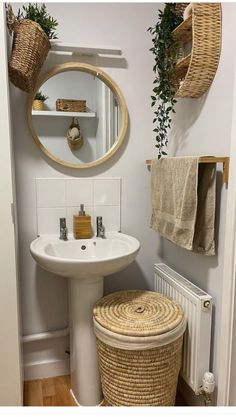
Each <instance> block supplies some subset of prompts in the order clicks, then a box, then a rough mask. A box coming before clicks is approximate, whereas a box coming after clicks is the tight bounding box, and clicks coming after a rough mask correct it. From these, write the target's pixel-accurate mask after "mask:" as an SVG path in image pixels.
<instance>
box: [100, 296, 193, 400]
mask: <svg viewBox="0 0 236 417" xmlns="http://www.w3.org/2000/svg"><path fill="white" fill-rule="evenodd" d="M93 314H94V330H95V334H96V338H97V350H98V360H99V368H100V373H101V381H102V390H103V394H104V398H105V401H106V403H107V404H108V405H111V406H173V405H174V404H175V396H176V389H177V382H178V375H179V371H180V367H181V357H182V341H183V334H184V331H185V328H186V320H185V317H184V313H183V310H182V308H181V306H179V304H177V303H176V302H175V301H173V300H171V299H169V298H167V297H165V296H163V295H162V294H159V293H157V292H152V291H118V292H116V293H113V294H109V295H108V296H105V297H103V298H102V299H101V300H99V301H98V302H97V303H96V304H95V307H94V310H93Z"/></svg>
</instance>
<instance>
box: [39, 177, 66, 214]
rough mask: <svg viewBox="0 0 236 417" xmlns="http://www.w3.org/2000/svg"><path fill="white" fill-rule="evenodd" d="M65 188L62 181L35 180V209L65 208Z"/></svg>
mask: <svg viewBox="0 0 236 417" xmlns="http://www.w3.org/2000/svg"><path fill="white" fill-rule="evenodd" d="M65 190H66V188H65V180H63V179H49V178H44V179H41V178H37V179H36V193H37V207H65V205H66V191H65Z"/></svg>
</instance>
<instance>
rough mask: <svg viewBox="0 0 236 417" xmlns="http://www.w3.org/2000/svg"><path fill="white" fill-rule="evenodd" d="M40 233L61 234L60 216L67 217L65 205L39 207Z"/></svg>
mask: <svg viewBox="0 0 236 417" xmlns="http://www.w3.org/2000/svg"><path fill="white" fill-rule="evenodd" d="M37 217H38V235H44V234H57V233H58V234H59V233H60V217H66V208H65V207H47V208H45V207H39V208H38V216H37Z"/></svg>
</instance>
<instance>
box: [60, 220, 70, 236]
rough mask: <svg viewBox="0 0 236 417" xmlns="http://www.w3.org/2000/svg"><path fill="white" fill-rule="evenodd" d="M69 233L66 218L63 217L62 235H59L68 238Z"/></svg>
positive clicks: (61, 221) (61, 222)
mask: <svg viewBox="0 0 236 417" xmlns="http://www.w3.org/2000/svg"><path fill="white" fill-rule="evenodd" d="M67 235H68V229H67V227H66V218H65V217H61V218H60V237H59V239H62V240H68V237H67Z"/></svg>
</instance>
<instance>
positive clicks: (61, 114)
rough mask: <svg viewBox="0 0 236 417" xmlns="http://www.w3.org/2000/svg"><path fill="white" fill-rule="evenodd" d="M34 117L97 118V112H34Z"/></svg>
mask: <svg viewBox="0 0 236 417" xmlns="http://www.w3.org/2000/svg"><path fill="white" fill-rule="evenodd" d="M32 115H33V116H58V117H84V118H90V117H96V113H95V112H72V111H67V112H65V111H56V110H39V111H37V110H32Z"/></svg>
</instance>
